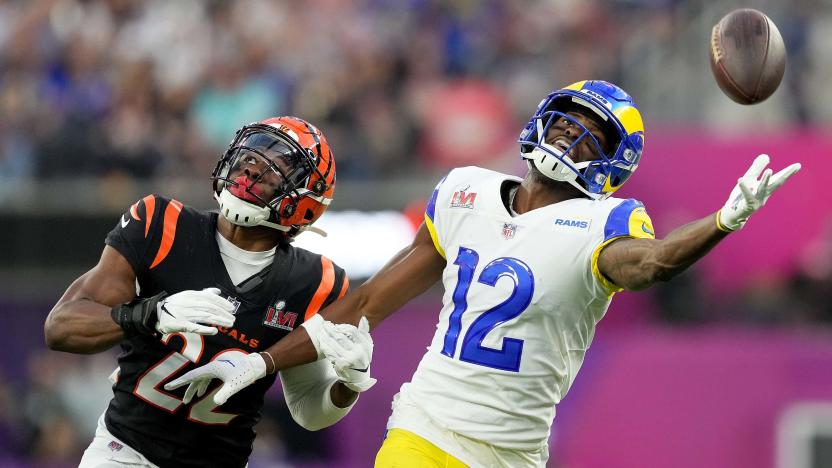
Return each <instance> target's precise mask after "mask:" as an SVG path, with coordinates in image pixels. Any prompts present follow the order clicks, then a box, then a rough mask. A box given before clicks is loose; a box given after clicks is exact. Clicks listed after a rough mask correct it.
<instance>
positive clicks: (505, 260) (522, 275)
mask: <svg viewBox="0 0 832 468" xmlns="http://www.w3.org/2000/svg"><path fill="white" fill-rule="evenodd" d="M479 261H480V256H479V254H478V253H477V252H476V251H475V250H473V249H469V248H466V247H460V248H459V253H458V254H457V256H456V260H454V265H459V272H458V274H457V284H456V288H455V289H454V294H453V301H454V310H453V312H451V315H450V317H449V318H448V331H447V333H445V345H444V346H443V347H442V354H444V355H446V356H448V357H451V358H452V357H454V353H455V352H456V346H457V341H458V340H459V333H460V331H461V329H462V314H464V313H465V311H466V309H468V289H470V288H471V282H472V281H473V279H474V271H475V270H476V268H477V264H478V263H479ZM503 277H506V278H509V279H510V280H512V281H513V282H514V289H513V290H512V291H511V294H510V295H509V297H508V299H506V300H504V301H503V302H501V303H500V304H497V305H496V306H494V307H492V308H490V309H488V310H486V311H485V312H483V313H482V314H481V315H480V316H479V317H477V318H476V319H475V320H474V321H473V323H471V326H470V327H468V331H466V332H465V336H464V337H463V338H462V347H461V349H460V352H459V360H460V361H465V362H470V363H472V364H477V365H480V366H486V367H493V368H495V369H502V370H507V371H512V372H517V371H519V370H520V357H521V355H522V354H523V340H520V339H517V338H503V344H502V347H501V348H500V349H493V348H487V347H484V346H483V345H482V342H483V340H485V337H486V335H488V333H489V332H491V330H493V329H494V328H496V327H497V326H499V325H501V324H502V323H505V322H507V321H509V320H511V319H513V318H515V317H517V316H519V315H520V314H522V313H523V311H524V310H526V307H528V306H529V303H531V300H532V295H534V275H532V270H531V269H530V268H529V266H528V265H526V264H525V263H524V262H523V261H521V260H518V259H516V258H512V257H500V258H498V259H496V260H493V261H492V262H491V263H489V264H488V265H486V266H485V268H483V270H482V272H481V273H480V276H479V278H478V280H477V281H478V282H480V283H482V284H485V285H487V286H491V287H494V286H496V284H497V281H498V280H499V279H500V278H503Z"/></svg>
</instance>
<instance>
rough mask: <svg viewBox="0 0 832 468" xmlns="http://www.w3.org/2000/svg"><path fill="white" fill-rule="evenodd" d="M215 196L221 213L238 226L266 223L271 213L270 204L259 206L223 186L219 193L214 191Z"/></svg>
mask: <svg viewBox="0 0 832 468" xmlns="http://www.w3.org/2000/svg"><path fill="white" fill-rule="evenodd" d="M214 198H215V199H216V200H217V203H219V205H220V214H222V216H223V217H224V218H225V219H227V220H228V221H229V222H230V223H231V224H236V225H237V226H246V227H250V226H258V225H261V224H266V223H265V221H267V220H268V219H269V215H270V214H271V210H270V209H269V207H268V206H257V205H255V204H253V203H249V202H247V201H245V200H241V199H239V198H237V197H235V196H234V195H232V194H231V192H229V191H228V189H227V188H223V189H222V191H221V192H220V193H219V195H218V194H217V193H216V192H214ZM269 224H270V223H269Z"/></svg>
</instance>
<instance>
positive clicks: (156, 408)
mask: <svg viewBox="0 0 832 468" xmlns="http://www.w3.org/2000/svg"><path fill="white" fill-rule="evenodd" d="M217 216H218V215H217V213H209V212H203V211H199V210H196V209H193V208H190V207H187V206H183V205H182V203H180V202H178V201H176V200H170V199H166V198H163V197H159V196H155V195H148V196H147V197H145V198H144V199H142V200H140V201H139V202H137V203H136V204H135V205H133V206H132V207H131V208H130V210H129V211H128V212H127V213H125V214H124V215H123V216H122V218H121V220H120V222H119V224H118V225H117V226H116V227H115V229H113V230H112V231H111V232H110V233H109V234H108V236H107V239H106V243H107V244H108V245H110V246H112V247H113V248H115V249H116V250H118V251H119V252H120V253H121V254H122V255H123V256H124V257H125V258H126V259H127V261H128V262H129V263H130V264H131V265H132V267H133V270H134V271H135V273H136V277H137V280H138V292H139V296H140V297H150V296H153V295H155V294H157V293H159V292H161V291H166V292H167V293H168V294H175V293H177V292H179V291H184V290H200V289H204V288H207V287H216V288H219V289H220V290H221V291H222V294H223V296H224V297H227V298H228V299H229V300H230V301H231V302H232V303H234V304H235V305H236V306H237V308H236V310H235V312H234V314H235V316H236V320H235V323H234V326H233V327H231V328H220V329H219V330H220V333H217V334H216V335H213V336H201V335H197V334H193V333H175V334H169V335H165V336H162V337H153V336H145V335H132V336H125V339H124V341H123V342H122V344H121V348H122V351H123V352H122V354H121V355H120V356H119V358H118V363H119V368H120V370H119V373H118V380H117V381H116V383H115V385H113V393H114V397H113V399H112V400H111V401H110V406H109V407H108V408H107V412H106V416H105V421H106V424H107V428H108V429H109V430H110V432H111V433H112V434H113V435H114V436H115V437H117V438H119V439H121V440H122V441H124V442H125V443H127V444H128V445H130V446H131V447H133V448H134V449H136V450H138V451H139V452H140V453H141V454H142V455H144V456H145V457H147V458H148V459H149V460H150V461H151V462H153V463H155V464H157V465H159V466H162V467H165V466H200V467H204V466H217V467H220V466H223V467H224V466H235V467H241V466H245V465H246V463H247V460H248V456H249V454H250V453H251V448H252V442H253V441H254V436H255V432H254V425H255V424H256V423H257V421H258V420H259V419H260V409H261V407H262V406H263V398H264V395H265V392H266V390H267V389H268V388H269V387H270V386H271V385H272V384H273V383H274V381H275V376H274V375H271V376H267V377H265V378H263V379H260V380H258V381H257V382H255V383H254V384H252V385H251V386H249V387H247V388H245V389H243V390H242V391H241V392H239V393H238V394H236V395H234V396H233V397H231V398H230V399H229V400H228V401H227V402H226V403H225V404H224V405H222V406H219V407H218V406H217V405H215V404H214V402H213V394H214V393H215V392H216V391H217V389H218V388H219V386H220V384H221V382H220V381H219V380H217V381H215V382H213V383H212V385H211V387H209V391H208V392H207V393H206V394H205V395H204V396H203V397H201V398H197V399H194V400H193V401H192V402H191V403H190V404H188V405H184V404H182V396H183V394H184V390H185V388H184V387H183V388H181V389H177V390H176V391H171V392H169V391H166V390H164V388H163V386H164V384H166V383H167V382H169V381H170V380H173V379H174V378H176V377H179V376H181V375H182V374H184V373H185V372H187V371H189V370H191V369H193V368H195V367H197V366H201V365H203V364H206V363H208V362H210V361H211V360H213V359H216V358H217V357H218V356H220V355H223V354H225V353H250V352H257V351H262V350H265V349H266V348H268V347H269V346H271V345H272V344H274V343H275V342H277V341H278V340H280V339H281V338H282V337H283V336H285V335H286V334H287V333H289V332H290V331H292V330H293V329H295V328H297V327H298V326H299V325H300V324H301V323H303V321H304V320H306V319H308V318H309V317H311V316H312V315H313V314H315V313H317V311H318V310H319V309H320V308H321V307H323V306H325V305H326V304H328V303H330V302H332V301H334V300H335V299H337V298H338V297H340V296H341V295H343V294H344V292H345V291H346V289H347V284H348V281H347V279H346V276H345V273H344V270H342V269H341V268H339V267H338V266H336V265H334V264H333V263H332V262H331V261H330V260H329V259H327V258H326V257H323V256H320V255H317V254H313V253H311V252H308V251H306V250H303V249H299V248H295V247H292V246H291V245H288V244H281V245H278V247H277V250H276V252H275V256H274V261H273V263H272V264H271V266H270V267H267V268H266V269H264V270H263V271H262V272H261V273H259V274H258V275H255V276H253V277H251V278H249V279H248V280H246V281H244V282H243V283H241V284H240V285H238V286H235V285H234V284H233V283H232V282H231V279H230V278H229V277H228V273H227V270H226V268H225V265H224V264H223V261H222V258H221V257H220V252H219V247H218V246H217V241H216V237H215V236H216V232H217Z"/></svg>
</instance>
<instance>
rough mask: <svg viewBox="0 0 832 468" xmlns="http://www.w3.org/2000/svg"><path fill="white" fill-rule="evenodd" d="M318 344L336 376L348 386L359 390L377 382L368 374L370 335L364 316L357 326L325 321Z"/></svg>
mask: <svg viewBox="0 0 832 468" xmlns="http://www.w3.org/2000/svg"><path fill="white" fill-rule="evenodd" d="M319 345H320V347H321V350H320V351H321V353H322V354H323V355H324V357H325V358H326V359H327V360H329V362H330V363H332V367H333V369H335V373H336V374H337V375H338V379H339V380H340V381H341V382H342V383H343V384H344V385H346V386H347V388H349V389H350V390H352V391H354V392H358V393H361V392H365V391H367V390H369V389H370V387H372V386H373V385H375V384H376V379H374V378H372V377H370V361H372V360H373V338H372V337H371V336H370V323H369V322H368V321H367V318H366V317H361V320H359V321H358V327H355V326H353V325H349V324H344V323H339V324H335V323H332V322H330V321H324V322H323V326H322V333H321V334H320V336H319Z"/></svg>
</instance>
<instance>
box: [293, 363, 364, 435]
mask: <svg viewBox="0 0 832 468" xmlns="http://www.w3.org/2000/svg"><path fill="white" fill-rule="evenodd" d="M280 382H281V384H282V385H283V395H284V397H285V398H286V404H287V405H288V406H289V412H290V413H291V414H292V419H294V420H295V422H297V423H298V424H299V425H300V426H301V427H303V428H304V429H306V430H309V431H317V430H320V429H323V428H325V427H329V426H331V425H333V424H335V423H337V422H338V421H340V420H341V418H343V417H344V416H346V415H347V413H349V412H350V410H351V409H352V407H353V406H355V402H353V403H352V404H351V405H350V406H348V407H346V408H339V407H337V406H335V404H334V403H332V398H331V397H330V389H331V388H332V386H333V385H335V383H336V382H338V376H337V375H336V374H335V371H334V370H333V369H332V367H331V366H330V365H329V363H328V362H327V361H326V360H323V359H322V360H318V361H315V362H311V363H309V364H304V365H301V366H296V367H292V368H289V369H283V370H282V371H280ZM355 401H358V399H356V400H355Z"/></svg>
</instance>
